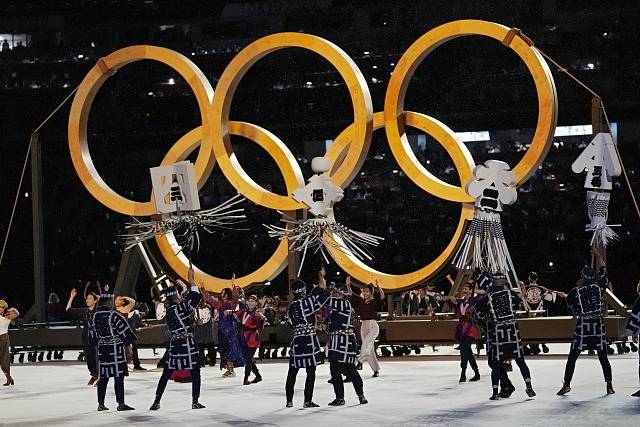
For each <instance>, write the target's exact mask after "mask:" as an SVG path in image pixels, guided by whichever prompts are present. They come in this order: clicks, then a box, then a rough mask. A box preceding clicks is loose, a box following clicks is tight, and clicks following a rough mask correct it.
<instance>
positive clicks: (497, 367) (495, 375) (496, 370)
mask: <svg viewBox="0 0 640 427" xmlns="http://www.w3.org/2000/svg"><path fill="white" fill-rule="evenodd" d="M513 360H515V362H516V364H517V365H518V368H520V374H522V378H523V379H524V380H525V382H529V383H530V382H531V372H530V371H529V367H528V366H527V362H525V361H524V357H517V358H515V359H513ZM489 365H490V366H491V385H492V386H493V388H498V386H499V384H500V382H501V380H502V379H504V377H507V381H508V378H509V377H508V376H507V371H506V370H505V369H504V367H503V366H502V361H500V360H497V359H492V360H491V363H490V364H489ZM527 380H529V381H527ZM509 384H511V381H509ZM504 386H505V383H504V382H503V383H502V387H504Z"/></svg>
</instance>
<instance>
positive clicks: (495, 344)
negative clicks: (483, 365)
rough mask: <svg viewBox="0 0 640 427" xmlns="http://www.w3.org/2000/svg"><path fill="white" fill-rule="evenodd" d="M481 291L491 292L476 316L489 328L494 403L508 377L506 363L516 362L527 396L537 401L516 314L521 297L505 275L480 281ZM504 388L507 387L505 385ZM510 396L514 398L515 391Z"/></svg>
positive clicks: (486, 275)
mask: <svg viewBox="0 0 640 427" xmlns="http://www.w3.org/2000/svg"><path fill="white" fill-rule="evenodd" d="M478 287H479V288H480V289H481V290H484V291H486V292H487V295H486V296H485V297H484V298H481V299H480V300H479V301H478V302H477V303H476V305H475V310H476V315H477V317H478V318H479V319H481V320H483V321H484V322H485V324H486V331H487V352H488V358H489V366H490V367H491V385H492V387H493V394H492V395H491V397H490V399H491V400H498V399H499V398H500V394H499V393H498V387H499V383H500V378H501V377H504V376H506V371H505V372H502V370H503V369H504V367H503V366H502V363H503V361H504V360H506V359H513V360H515V361H516V363H517V365H518V367H519V368H520V373H521V374H522V378H523V379H524V382H525V384H526V387H527V388H526V393H527V395H528V396H529V397H533V396H535V395H536V393H535V392H534V391H533V388H532V386H531V373H530V371H529V367H528V366H527V363H526V362H525V360H524V354H523V348H522V342H521V340H520V332H519V331H518V324H517V323H516V319H515V310H516V308H517V307H518V306H519V305H520V297H518V295H517V294H516V293H515V292H514V291H513V290H511V289H509V288H508V287H507V284H506V278H505V277H504V275H502V274H496V275H495V276H494V277H492V276H491V275H490V274H489V273H488V272H484V273H481V274H480V276H479V277H478ZM503 387H504V384H503ZM510 391H511V392H510V393H508V395H511V393H512V392H513V390H510Z"/></svg>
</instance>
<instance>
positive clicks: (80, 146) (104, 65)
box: [68, 46, 215, 216]
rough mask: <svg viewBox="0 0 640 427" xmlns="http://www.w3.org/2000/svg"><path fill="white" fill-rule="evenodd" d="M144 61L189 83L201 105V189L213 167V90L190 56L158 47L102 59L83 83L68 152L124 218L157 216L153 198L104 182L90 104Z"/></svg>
mask: <svg viewBox="0 0 640 427" xmlns="http://www.w3.org/2000/svg"><path fill="white" fill-rule="evenodd" d="M141 59H152V60H155V61H159V62H162V63H163V64H166V65H168V66H170V67H171V68H173V69H174V70H176V71H177V72H178V74H180V75H181V76H182V77H183V78H184V79H185V80H186V81H187V83H188V84H189V86H190V87H191V89H192V90H193V93H194V95H195V97H196V100H197V102H198V107H199V108H200V116H201V117H202V135H203V138H202V147H201V149H200V150H199V151H198V157H197V159H196V163H195V169H196V179H197V181H198V188H202V186H203V185H204V183H205V182H206V181H207V179H208V178H209V175H210V174H211V170H212V169H213V165H214V161H215V159H214V157H213V139H212V138H211V128H212V123H211V110H210V108H209V105H210V104H211V100H212V98H213V88H212V87H211V84H210V83H209V81H208V80H207V78H206V77H205V75H204V74H203V73H202V71H200V69H199V68H198V67H197V66H196V64H194V63H193V62H191V61H190V60H189V59H188V58H187V57H185V56H183V55H181V54H179V53H178V52H175V51H173V50H170V49H165V48H162V47H156V46H130V47H125V48H123V49H120V50H117V51H115V52H113V53H111V54H109V55H107V56H106V57H104V58H101V59H100V60H99V61H98V63H97V64H96V65H94V67H93V68H92V69H91V70H89V73H88V74H87V75H86V76H85V78H84V79H83V80H82V82H81V83H80V86H79V87H78V92H77V93H76V95H75V97H74V98H73V103H72V104H71V112H70V113H69V125H68V134H69V151H70V152H71V160H72V162H73V166H74V168H75V169H76V172H77V173H78V176H79V177H80V180H81V181H82V183H83V184H84V186H85V187H86V189H87V190H88V191H89V193H91V195H92V196H93V197H95V198H96V199H97V200H98V201H99V202H100V203H102V204H103V205H105V206H107V207H109V208H111V209H113V210H114V211H116V212H119V213H121V214H124V215H133V216H150V215H153V214H155V213H156V207H155V204H154V203H153V198H152V199H151V200H150V201H148V202H136V201H133V200H129V199H126V198H124V197H122V196H121V195H119V194H118V193H116V192H115V191H113V190H112V189H111V188H110V187H109V185H108V184H107V183H106V182H104V180H103V179H102V177H101V176H100V174H99V173H98V171H97V170H96V168H95V166H94V165H93V161H92V160H91V154H90V153H89V144H88V141H87V121H88V120H89V110H90V109H91V104H92V103H93V100H94V98H95V96H96V94H97V93H98V90H100V87H101V86H102V84H103V83H104V82H105V81H106V80H107V78H109V77H110V76H111V75H113V74H114V73H115V72H116V71H117V70H118V69H119V68H121V67H123V66H124V65H126V64H129V63H131V62H135V61H139V60H141Z"/></svg>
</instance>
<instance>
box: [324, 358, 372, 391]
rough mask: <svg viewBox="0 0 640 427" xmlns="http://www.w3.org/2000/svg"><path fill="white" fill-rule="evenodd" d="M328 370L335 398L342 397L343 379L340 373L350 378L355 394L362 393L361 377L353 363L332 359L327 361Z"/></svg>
mask: <svg viewBox="0 0 640 427" xmlns="http://www.w3.org/2000/svg"><path fill="white" fill-rule="evenodd" d="M329 370H330V371H331V383H332V385H333V392H334V393H335V394H336V399H344V381H343V380H342V374H344V375H345V376H346V377H347V378H349V379H350V380H351V382H352V383H353V388H354V389H355V391H356V395H358V396H363V395H364V390H363V389H362V377H360V373H359V372H358V369H356V365H355V364H354V363H345V362H333V361H332V362H329Z"/></svg>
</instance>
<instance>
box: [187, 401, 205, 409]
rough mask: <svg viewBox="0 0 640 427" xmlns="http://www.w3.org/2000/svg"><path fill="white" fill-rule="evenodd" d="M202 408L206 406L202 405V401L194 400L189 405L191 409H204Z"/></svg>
mask: <svg viewBox="0 0 640 427" xmlns="http://www.w3.org/2000/svg"><path fill="white" fill-rule="evenodd" d="M204 408H206V406H204V405H203V404H202V403H200V402H194V403H193V404H192V405H191V409H204Z"/></svg>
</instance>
